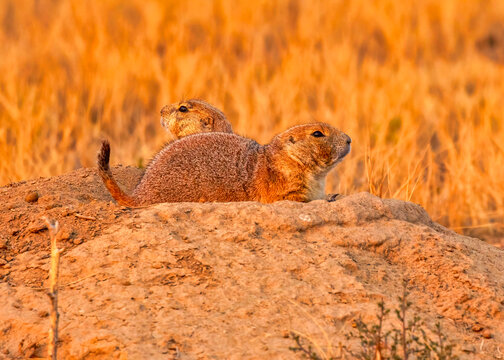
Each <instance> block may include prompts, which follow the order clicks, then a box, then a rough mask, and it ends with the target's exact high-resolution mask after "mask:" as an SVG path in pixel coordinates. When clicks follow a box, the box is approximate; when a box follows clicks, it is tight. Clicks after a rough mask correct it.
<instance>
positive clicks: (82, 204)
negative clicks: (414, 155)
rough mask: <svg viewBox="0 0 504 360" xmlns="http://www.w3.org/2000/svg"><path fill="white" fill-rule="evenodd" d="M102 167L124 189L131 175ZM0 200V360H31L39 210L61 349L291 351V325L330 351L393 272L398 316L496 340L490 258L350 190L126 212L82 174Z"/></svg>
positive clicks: (40, 264) (414, 208)
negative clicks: (338, 194) (52, 254)
mask: <svg viewBox="0 0 504 360" xmlns="http://www.w3.org/2000/svg"><path fill="white" fill-rule="evenodd" d="M114 173H115V175H116V176H117V178H118V179H119V181H120V182H121V183H122V184H124V185H125V186H126V187H128V188H131V187H133V186H134V185H135V184H136V182H137V181H138V178H139V177H140V175H141V172H140V171H139V170H137V169H134V168H116V169H115V170H114ZM34 190H36V191H37V193H38V195H39V197H38V200H37V201H34V202H32V203H29V202H27V201H26V199H25V197H26V195H28V194H30V193H31V192H33V191H34ZM35 197H36V196H35ZM35 197H34V196H32V198H31V199H30V198H28V200H34V198H35ZM0 201H2V203H3V206H2V208H1V212H0V224H1V225H0V234H1V235H0V237H1V240H0V297H1V298H2V299H3V306H2V307H0V324H1V325H0V326H1V328H0V333H1V334H2V336H1V337H0V349H1V350H0V358H26V357H42V356H45V351H46V347H47V346H46V343H47V340H46V337H47V330H48V326H49V318H48V316H47V315H48V310H49V300H48V298H47V296H46V295H45V290H44V287H45V286H47V272H48V268H49V256H48V255H49V252H48V247H49V236H48V232H47V229H45V228H44V227H43V225H42V221H41V220H40V217H41V216H43V215H45V216H48V217H50V218H52V219H55V220H58V221H60V224H61V227H62V229H63V231H64V240H62V241H61V243H60V247H64V248H65V251H64V253H63V255H62V258H61V271H60V285H61V289H60V295H59V306H60V316H61V318H60V347H59V351H60V355H61V358H64V359H110V358H117V359H126V358H128V359H146V358H149V359H166V358H180V359H207V358H208V359H209V358H219V359H243V358H254V359H259V358H261V359H264V358H295V357H296V356H297V355H295V354H294V353H293V352H292V351H290V350H289V347H290V346H293V345H295V344H294V342H293V340H292V339H291V338H289V336H288V334H289V333H290V332H296V333H299V334H303V337H307V338H310V339H311V340H313V341H314V342H315V343H317V344H318V346H320V349H322V350H323V351H325V352H331V350H330V346H331V345H332V346H333V347H334V349H336V350H333V354H336V355H337V353H338V351H337V345H338V344H339V343H340V342H341V343H343V344H345V345H347V346H350V347H357V346H358V341H357V340H346V338H345V334H346V333H348V332H350V331H351V330H352V322H353V321H354V320H355V319H357V318H358V317H362V319H363V320H365V321H369V322H373V321H374V319H375V316H376V313H377V305H376V304H377V302H378V301H380V300H384V301H385V302H386V303H387V304H388V305H389V306H390V307H393V306H395V305H397V297H398V296H400V295H401V294H402V291H403V290H402V280H403V278H407V279H409V285H408V291H409V292H410V295H409V300H410V301H411V302H412V303H413V306H412V314H415V315H418V316H420V317H421V318H422V319H423V320H424V322H425V325H424V326H425V329H426V330H427V332H431V331H432V330H433V329H434V327H435V326H434V324H435V323H436V322H438V321H439V322H441V325H442V328H443V329H444V332H445V334H446V336H447V337H448V338H449V339H450V340H451V341H453V342H454V343H455V344H456V346H455V352H456V353H457V355H459V356H460V357H461V358H468V359H472V358H475V357H477V358H489V359H490V358H494V357H498V356H501V355H500V354H501V351H503V350H504V346H502V345H503V344H504V335H503V334H504V321H503V320H504V315H503V308H504V252H503V251H502V250H500V249H498V248H496V247H494V246H491V245H489V244H486V243H485V242H483V241H481V240H478V239H475V238H469V237H464V236H461V235H458V234H456V233H454V232H452V231H449V230H447V229H445V228H443V227H442V226H440V225H438V224H436V223H434V222H432V220H431V219H430V218H429V216H428V215H427V214H426V212H425V211H424V210H423V209H422V208H421V207H420V206H418V205H415V204H413V203H408V202H402V201H398V200H382V199H379V198H377V197H375V196H372V195H370V194H367V193H360V194H355V195H351V196H347V197H343V198H341V199H340V200H338V201H336V202H333V203H327V202H325V201H314V202H311V203H308V204H301V203H294V202H278V203H275V204H271V205H263V204H259V203H253V202H247V203H228V204H211V203H207V204H190V203H180V204H159V205H156V206H151V207H147V208H141V209H125V208H121V207H118V206H116V205H114V204H113V203H112V202H111V199H110V196H109V195H108V194H107V192H106V190H105V188H104V187H103V186H102V184H101V183H100V180H99V178H98V176H97V174H96V172H95V170H94V169H81V170H78V171H75V172H73V173H70V174H67V175H64V176H60V177H55V178H51V179H39V180H34V181H28V182H23V183H18V184H13V185H11V186H8V187H4V188H1V189H0ZM390 319H391V320H390V321H388V322H387V323H386V327H388V328H391V327H394V326H397V324H395V323H394V321H393V320H392V317H391V318H390ZM473 330H482V331H478V332H475V331H473ZM483 333H485V336H486V337H488V336H489V335H490V336H491V338H489V339H487V338H484V337H483V335H482V334H483ZM499 346H500V348H499Z"/></svg>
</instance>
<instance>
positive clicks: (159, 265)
mask: <svg viewBox="0 0 504 360" xmlns="http://www.w3.org/2000/svg"><path fill="white" fill-rule="evenodd" d="M151 266H152V267H153V268H154V269H161V268H162V267H163V264H162V263H160V262H155V263H153V264H152V265H151Z"/></svg>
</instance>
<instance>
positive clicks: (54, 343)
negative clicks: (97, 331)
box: [44, 217, 61, 360]
mask: <svg viewBox="0 0 504 360" xmlns="http://www.w3.org/2000/svg"><path fill="white" fill-rule="evenodd" d="M44 220H45V222H46V223H47V228H48V229H49V234H50V237H51V268H50V269H49V292H48V293H47V295H48V296H49V299H51V318H50V319H51V326H50V328H49V344H48V347H47V358H48V359H51V360H56V359H57V347H58V320H59V313H58V273H59V259H60V253H61V250H60V249H58V245H57V240H58V235H59V224H58V222H57V221H52V220H49V219H47V218H46V217H44Z"/></svg>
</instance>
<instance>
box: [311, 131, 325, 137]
mask: <svg viewBox="0 0 504 360" xmlns="http://www.w3.org/2000/svg"><path fill="white" fill-rule="evenodd" d="M312 136H314V137H324V136H325V135H324V134H322V132H320V131H318V130H317V131H314V132H313V133H312Z"/></svg>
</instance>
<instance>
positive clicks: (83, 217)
mask: <svg viewBox="0 0 504 360" xmlns="http://www.w3.org/2000/svg"><path fill="white" fill-rule="evenodd" d="M74 215H75V217H76V218H79V219H84V220H96V218H95V217H92V216H86V215H81V214H74Z"/></svg>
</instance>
